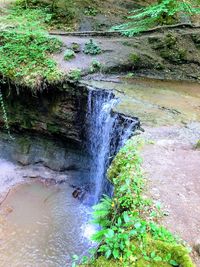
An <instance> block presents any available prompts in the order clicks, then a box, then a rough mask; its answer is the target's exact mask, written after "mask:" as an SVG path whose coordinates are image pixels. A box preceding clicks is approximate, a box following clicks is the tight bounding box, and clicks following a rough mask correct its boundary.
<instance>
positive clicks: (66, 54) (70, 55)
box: [64, 49, 76, 61]
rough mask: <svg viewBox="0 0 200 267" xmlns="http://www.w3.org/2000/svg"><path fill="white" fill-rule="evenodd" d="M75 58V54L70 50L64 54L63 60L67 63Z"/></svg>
mask: <svg viewBox="0 0 200 267" xmlns="http://www.w3.org/2000/svg"><path fill="white" fill-rule="evenodd" d="M75 56H76V55H75V52H74V51H73V50H72V49H67V50H66V51H65V54H64V59H65V60H67V61H68V60H71V59H72V58H74V57H75Z"/></svg>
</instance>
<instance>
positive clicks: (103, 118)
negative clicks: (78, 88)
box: [86, 88, 139, 202]
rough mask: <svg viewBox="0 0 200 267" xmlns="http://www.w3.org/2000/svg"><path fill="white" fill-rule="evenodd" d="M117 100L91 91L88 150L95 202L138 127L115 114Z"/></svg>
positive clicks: (110, 93) (103, 93)
mask: <svg viewBox="0 0 200 267" xmlns="http://www.w3.org/2000/svg"><path fill="white" fill-rule="evenodd" d="M117 102H118V100H117V99H116V98H115V96H114V94H113V93H112V92H107V91H102V90H99V91H98V90H95V89H93V88H89V92H88V111H87V123H86V126H87V149H88V151H89V153H90V155H91V179H92V181H91V182H93V183H94V186H95V193H94V202H97V201H98V200H99V198H100V197H101V195H102V193H108V191H109V188H110V186H108V181H107V180H106V179H105V173H106V169H107V167H108V164H109V162H110V160H111V158H112V157H113V155H115V154H116V152H117V151H118V150H119V149H120V148H121V147H122V146H123V145H124V143H125V141H126V140H127V139H128V138H129V137H130V136H131V134H132V132H133V130H135V128H136V127H137V126H138V123H139V122H138V120H137V119H136V118H127V117H125V116H123V115H120V114H117V113H114V112H113V111H112V109H113V107H114V106H115V105H116V103H117Z"/></svg>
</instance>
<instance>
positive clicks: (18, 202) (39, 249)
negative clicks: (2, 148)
mask: <svg viewBox="0 0 200 267" xmlns="http://www.w3.org/2000/svg"><path fill="white" fill-rule="evenodd" d="M0 166H1V172H0V179H1V181H2V179H3V177H5V171H6V172H7V182H8V179H10V181H11V180H12V181H13V183H10V186H11V184H12V189H11V190H10V191H8V193H7V194H6V195H4V197H3V199H2V201H1V210H0V240H1V241H0V258H1V261H0V266H2V267H3V266H4V267H7V266H12V267H17V266H20V267H25V266H26V267H33V266H34V267H36V266H38V267H57V266H58V267H60V266H63V267H64V266H71V260H72V256H73V255H79V256H83V255H87V254H88V250H89V249H90V248H92V247H93V246H94V245H95V244H94V243H92V242H91V241H90V240H89V237H90V233H92V231H94V228H93V226H92V225H90V224H89V220H90V219H91V207H89V206H86V205H84V204H81V202H80V201H79V200H78V199H75V198H73V196H72V193H73V190H74V188H73V187H71V186H70V185H69V184H68V183H63V184H54V183H53V184H51V183H48V182H47V181H44V180H41V179H37V178H36V179H27V178H26V181H25V180H23V179H21V181H20V179H18V180H17V182H18V184H17V185H15V186H14V181H16V180H15V179H14V177H13V176H18V177H19V176H20V174H21V175H22V172H23V171H22V169H21V170H20V168H19V167H16V166H15V165H14V164H12V163H9V162H5V161H0ZM2 167H3V169H2ZM2 170H4V171H2ZM47 171H48V170H47ZM4 179H5V178H4Z"/></svg>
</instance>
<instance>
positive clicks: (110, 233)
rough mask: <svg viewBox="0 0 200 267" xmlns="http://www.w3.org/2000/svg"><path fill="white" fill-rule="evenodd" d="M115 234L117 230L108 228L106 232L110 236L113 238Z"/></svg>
mask: <svg viewBox="0 0 200 267" xmlns="http://www.w3.org/2000/svg"><path fill="white" fill-rule="evenodd" d="M114 235H115V232H114V231H113V230H112V229H108V231H107V233H106V234H105V236H106V237H108V238H113V237H114Z"/></svg>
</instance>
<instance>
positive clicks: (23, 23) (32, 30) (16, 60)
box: [0, 7, 62, 88]
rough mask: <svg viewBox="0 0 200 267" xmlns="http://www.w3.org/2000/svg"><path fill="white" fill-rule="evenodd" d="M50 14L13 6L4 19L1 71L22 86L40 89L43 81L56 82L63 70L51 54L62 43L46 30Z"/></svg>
mask: <svg viewBox="0 0 200 267" xmlns="http://www.w3.org/2000/svg"><path fill="white" fill-rule="evenodd" d="M46 20H48V16H47V15H46V14H45V13H43V11H42V10H40V9H38V10H31V9H26V10H22V9H20V8H19V7H13V8H12V9H11V10H9V12H8V14H7V15H6V16H4V17H1V18H0V25H1V27H3V28H4V30H2V31H1V32H0V41H1V47H0V53H1V57H0V74H1V76H3V77H5V78H8V79H11V80H12V81H13V82H15V83H16V84H19V85H24V86H29V87H31V88H39V87H40V86H41V84H42V83H45V82H51V83H52V82H56V81H58V80H59V79H61V76H62V75H61V73H60V71H59V70H58V69H57V65H56V63H55V61H54V60H53V59H51V57H50V55H51V54H52V53H53V52H58V51H60V49H61V46H62V43H61V42H60V41H59V40H58V39H56V38H51V37H50V36H49V35H48V33H47V32H46V31H45V26H44V25H45V21H46Z"/></svg>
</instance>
